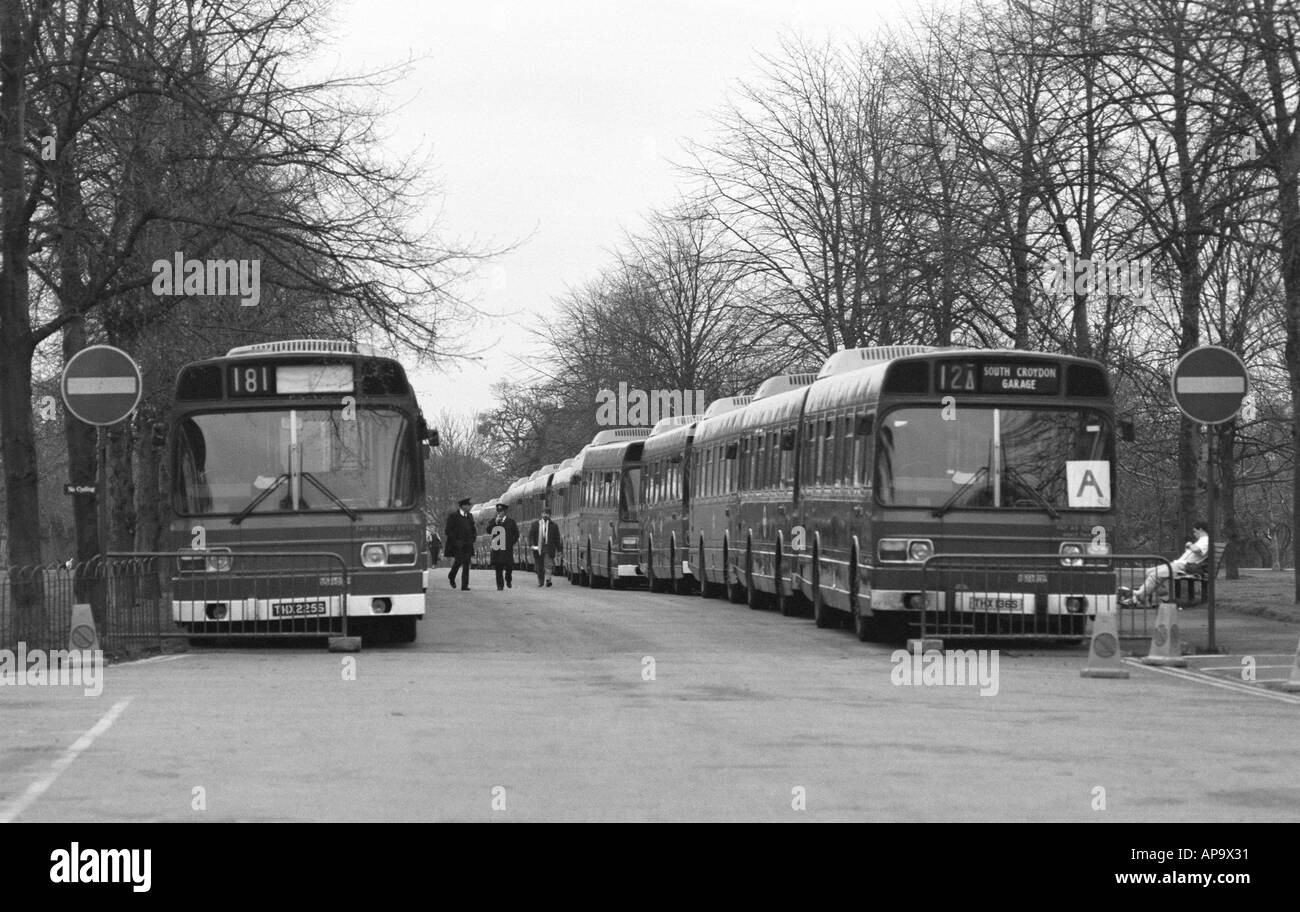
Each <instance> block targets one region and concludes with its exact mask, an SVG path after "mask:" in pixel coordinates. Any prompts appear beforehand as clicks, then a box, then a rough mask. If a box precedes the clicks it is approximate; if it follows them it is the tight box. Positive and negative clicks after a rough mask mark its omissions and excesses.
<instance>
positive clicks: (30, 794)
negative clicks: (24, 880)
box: [0, 697, 134, 823]
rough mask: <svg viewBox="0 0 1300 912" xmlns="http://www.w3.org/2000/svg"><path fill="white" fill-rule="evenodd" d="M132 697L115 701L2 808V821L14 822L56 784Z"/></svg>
mask: <svg viewBox="0 0 1300 912" xmlns="http://www.w3.org/2000/svg"><path fill="white" fill-rule="evenodd" d="M132 699H134V698H133V697H127V698H126V699H125V700H118V701H117V702H116V703H114V704H113V708H112V709H110V710H109V711H108V712H106V713H104V716H103V718H101V719H100V720H99V721H98V722H96V723H95V724H94V725H93V726H92V727H91V729H90V731H88V732H86V733H85V734H84V735H82V736H81V737H80V738H78V739H77V740H76V741H74V742H73V743H72V746H71V747H69V748H68V749H67V750H66V751H64V752H63V754H62V756H60V757H59V759H57V760H55V761H54V763H53V765H51V766H50V769H49V772H47V773H46V774H45V775H44V776H42V777H41V778H39V779H37V780H36V781H35V782H33V783H32V784H31V785H29V786H28V787H27V791H25V792H23V794H22V795H20V796H19V797H18V799H17V800H16V801H14V802H13V803H12V804H11V805H9V806H8V807H6V808H3V809H0V823H12V822H13V821H14V820H15V819H16V818H17V817H18V815H19V814H21V813H22V812H23V811H25V810H27V808H28V807H29V806H30V805H31V803H32V802H33V801H35V800H36V799H37V798H39V797H41V795H44V794H45V792H46V790H47V789H49V787H50V786H51V785H53V784H54V780H56V779H58V778H59V776H60V775H62V773H63V771H64V770H66V769H67V768H68V767H70V766H72V763H73V761H74V760H76V759H77V757H79V756H80V755H81V752H82V751H84V750H86V749H87V748H89V747H90V745H92V744H94V743H95V739H96V738H98V737H99V736H100V735H102V734H103V733H104V732H106V731H108V730H109V729H110V728H112V726H113V723H114V722H115V721H116V720H117V717H118V716H120V715H122V713H123V712H124V711H125V710H126V708H127V707H128V706H130V705H131V700H132Z"/></svg>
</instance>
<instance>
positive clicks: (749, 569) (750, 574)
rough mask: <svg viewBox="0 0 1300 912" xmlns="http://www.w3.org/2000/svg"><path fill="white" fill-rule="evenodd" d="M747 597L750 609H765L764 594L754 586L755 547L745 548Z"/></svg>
mask: <svg viewBox="0 0 1300 912" xmlns="http://www.w3.org/2000/svg"><path fill="white" fill-rule="evenodd" d="M745 595H746V598H747V600H748V601H749V609H750V610H751V611H757V610H758V609H760V608H762V607H763V593H761V592H759V591H758V587H757V586H755V585H754V551H753V545H752V544H749V545H746V546H745Z"/></svg>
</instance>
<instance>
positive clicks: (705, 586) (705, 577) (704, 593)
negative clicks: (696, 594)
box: [695, 538, 713, 598]
mask: <svg viewBox="0 0 1300 912" xmlns="http://www.w3.org/2000/svg"><path fill="white" fill-rule="evenodd" d="M695 572H696V574H697V575H698V576H699V578H700V598H713V589H712V587H711V586H710V585H709V574H708V573H707V572H706V571H705V569H704V539H702V538H701V539H700V562H699V563H698V564H697V565H696V567H695Z"/></svg>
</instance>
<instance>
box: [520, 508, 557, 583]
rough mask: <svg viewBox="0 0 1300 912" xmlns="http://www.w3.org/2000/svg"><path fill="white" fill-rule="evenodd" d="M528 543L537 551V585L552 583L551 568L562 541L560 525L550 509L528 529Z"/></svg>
mask: <svg viewBox="0 0 1300 912" xmlns="http://www.w3.org/2000/svg"><path fill="white" fill-rule="evenodd" d="M528 544H530V545H532V546H533V550H534V551H536V552H537V560H536V564H537V585H539V586H543V585H545V586H549V585H551V570H552V568H553V567H554V566H555V555H556V554H558V553H559V551H560V547H561V544H562V543H561V541H560V527H559V525H557V524H556V523H555V522H554V521H553V520H552V519H551V511H550V510H543V511H542V518H541V519H539V520H536V521H534V522H533V527H532V528H531V529H529V530H528Z"/></svg>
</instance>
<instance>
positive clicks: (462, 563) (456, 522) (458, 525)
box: [443, 497, 478, 592]
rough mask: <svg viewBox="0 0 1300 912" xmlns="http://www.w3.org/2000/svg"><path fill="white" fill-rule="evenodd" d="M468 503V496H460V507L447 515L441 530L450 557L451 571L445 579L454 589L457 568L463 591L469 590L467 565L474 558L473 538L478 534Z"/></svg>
mask: <svg viewBox="0 0 1300 912" xmlns="http://www.w3.org/2000/svg"><path fill="white" fill-rule="evenodd" d="M470 503H471V501H470V499H469V498H468V497H462V498H461V499H460V501H459V502H458V504H457V506H459V508H460V509H458V510H457V511H456V512H455V513H452V514H451V515H450V516H448V517H447V527H446V528H445V529H444V530H443V531H444V533H445V534H444V535H443V539H444V541H446V545H445V548H446V554H447V556H448V557H450V558H451V573H449V574H447V579H448V581H449V582H450V583H451V588H453V589H455V588H456V571H457V570H459V571H460V588H461V591H463V592H468V591H469V565H470V561H471V560H473V558H474V538H475V536H477V534H478V530H477V529H475V528H474V517H473V516H470V515H469V505H470Z"/></svg>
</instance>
